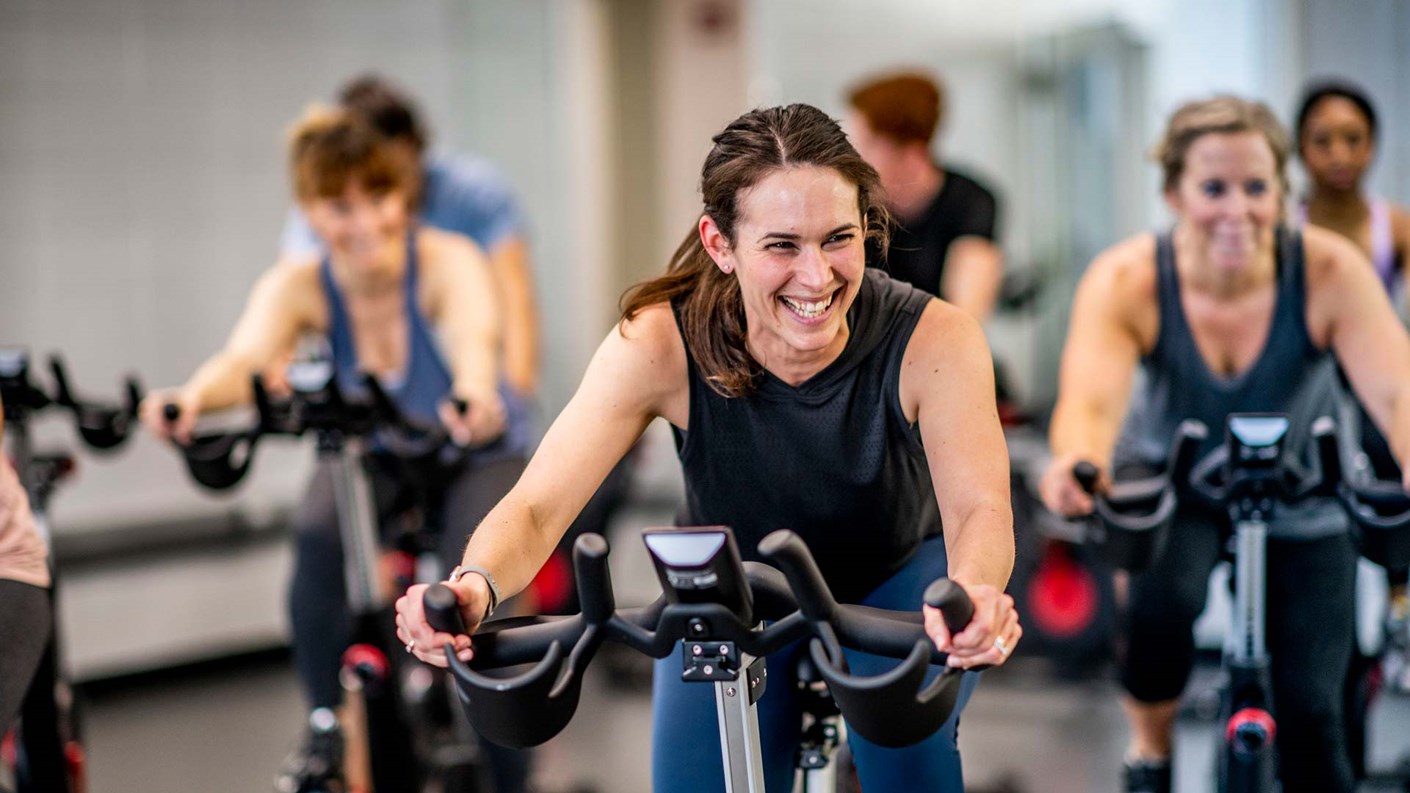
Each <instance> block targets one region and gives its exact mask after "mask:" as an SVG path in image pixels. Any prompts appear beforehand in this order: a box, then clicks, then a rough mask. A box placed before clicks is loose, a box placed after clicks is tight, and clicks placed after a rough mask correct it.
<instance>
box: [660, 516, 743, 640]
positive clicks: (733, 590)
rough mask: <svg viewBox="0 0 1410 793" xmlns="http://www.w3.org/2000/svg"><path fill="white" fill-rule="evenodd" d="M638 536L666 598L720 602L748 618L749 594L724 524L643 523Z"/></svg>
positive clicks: (729, 535) (673, 601)
mask: <svg viewBox="0 0 1410 793" xmlns="http://www.w3.org/2000/svg"><path fill="white" fill-rule="evenodd" d="M642 540H644V541H645V542H646V550H647V551H649V552H650V553H651V562H652V564H653V565H654V566H655V567H656V576H657V578H659V579H660V580H661V589H662V590H663V591H664V593H665V595H666V602H667V603H692V604H693V603H719V604H721V605H723V606H725V607H726V608H728V609H729V610H730V612H731V613H733V614H735V615H736V616H738V617H739V618H740V619H741V620H742V621H745V622H748V621H749V614H750V612H751V611H753V608H754V604H753V599H752V597H751V596H750V594H749V585H748V583H747V582H746V580H745V577H744V565H743V562H741V561H740V556H739V546H737V545H735V542H734V533H733V532H731V531H730V530H729V528H728V527H725V526H705V527H692V528H655V529H647V530H646V531H644V532H643V533H642Z"/></svg>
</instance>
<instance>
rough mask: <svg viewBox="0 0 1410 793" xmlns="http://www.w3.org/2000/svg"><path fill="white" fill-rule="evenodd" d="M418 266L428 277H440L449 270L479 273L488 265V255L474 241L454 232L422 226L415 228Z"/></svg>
mask: <svg viewBox="0 0 1410 793" xmlns="http://www.w3.org/2000/svg"><path fill="white" fill-rule="evenodd" d="M415 244H416V254H417V263H418V265H419V266H420V267H421V269H422V271H423V272H425V273H426V276H427V278H432V279H435V278H441V277H444V276H446V275H448V272H447V271H454V270H464V269H465V268H466V265H467V264H468V265H470V269H472V270H478V269H481V268H482V267H484V266H485V264H486V262H487V260H486V258H485V252H484V251H483V250H482V249H481V248H480V246H479V245H477V244H476V243H475V241H474V240H472V239H470V238H469V237H467V236H465V235H463V234H457V233H455V232H453V231H444V230H442V229H437V228H431V227H429V226H421V227H419V228H417V229H416V242H415Z"/></svg>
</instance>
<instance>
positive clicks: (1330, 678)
mask: <svg viewBox="0 0 1410 793" xmlns="http://www.w3.org/2000/svg"><path fill="white" fill-rule="evenodd" d="M1156 159H1157V161H1158V162H1159V163H1160V165H1161V167H1162V170H1163V172H1164V191H1165V200H1166V203H1167V205H1168V206H1169V207H1170V209H1171V211H1172V212H1173V213H1174V215H1175V218H1176V220H1175V226H1174V228H1173V229H1171V230H1170V231H1169V232H1166V233H1161V234H1141V235H1139V236H1137V237H1134V238H1132V239H1129V240H1126V241H1124V242H1121V243H1118V244H1117V245H1115V246H1113V247H1112V248H1111V249H1109V250H1107V251H1105V252H1104V253H1102V254H1101V255H1100V256H1098V257H1097V259H1096V260H1095V261H1093V262H1092V264H1091V266H1090V267H1089V268H1088V269H1087V272H1086V274H1085V275H1084V276H1083V277H1082V281H1081V283H1080V284H1079V286H1078V290H1077V296H1076V300H1075V302H1074V304H1073V309H1072V326H1071V328H1070V330H1069V332H1068V337H1067V345H1066V348H1065V349H1064V351H1063V360H1062V376H1061V382H1060V384H1059V392H1058V402H1057V406H1056V407H1055V409H1054V411H1053V418H1052V428H1051V431H1050V441H1051V444H1052V450H1053V455H1054V459H1053V461H1052V463H1051V465H1050V466H1049V468H1048V470H1047V472H1046V473H1045V474H1044V476H1043V481H1042V485H1041V491H1042V496H1043V500H1044V502H1045V503H1046V504H1047V505H1048V507H1049V508H1050V509H1052V510H1053V511H1055V512H1059V513H1061V514H1065V515H1069V516H1074V515H1079V514H1084V513H1089V512H1091V510H1092V501H1091V497H1090V495H1088V493H1087V492H1086V491H1085V490H1084V489H1083V488H1082V487H1081V486H1080V485H1079V484H1078V482H1077V480H1076V478H1075V476H1074V475H1073V467H1074V465H1075V464H1076V463H1077V462H1078V461H1083V460H1085V461H1089V462H1093V463H1095V464H1097V465H1098V467H1099V468H1100V469H1102V470H1103V471H1107V470H1116V471H1120V470H1121V469H1123V468H1127V469H1137V470H1146V471H1149V470H1151V469H1152V468H1158V467H1160V466H1162V465H1163V464H1164V460H1165V459H1167V455H1168V452H1169V446H1170V443H1171V438H1172V437H1174V435H1175V432H1176V426H1177V425H1178V424H1179V423H1180V422H1182V421H1184V420H1186V419H1197V420H1199V421H1202V422H1204V423H1205V425H1206V426H1209V427H1220V426H1223V425H1224V423H1225V417H1226V416H1227V415H1228V414H1229V413H1233V412H1261V413H1284V414H1288V415H1289V416H1291V417H1292V420H1293V430H1292V433H1291V434H1290V435H1289V442H1288V447H1289V449H1290V450H1291V453H1293V454H1298V455H1302V454H1304V453H1305V452H1306V447H1307V443H1308V438H1309V437H1310V430H1311V424H1312V421H1313V420H1314V419H1316V418H1318V417H1320V416H1339V415H1340V413H1339V405H1340V401H1339V400H1340V394H1339V389H1338V386H1337V382H1336V376H1335V369H1334V367H1333V363H1334V359H1335V361H1337V362H1340V364H1341V366H1342V367H1343V368H1344V369H1345V371H1346V373H1347V375H1348V376H1349V378H1350V381H1351V384H1352V385H1353V386H1354V388H1355V390H1356V392H1357V395H1358V396H1359V397H1360V398H1361V400H1362V401H1363V402H1364V404H1365V405H1366V408H1367V410H1368V411H1369V412H1370V413H1371V415H1372V416H1373V417H1375V420H1376V423H1377V424H1378V425H1379V426H1381V427H1382V428H1383V429H1384V430H1386V435H1387V437H1389V438H1390V439H1391V440H1392V448H1393V449H1394V450H1395V451H1396V453H1397V454H1398V455H1399V456H1400V459H1402V460H1403V459H1404V456H1405V455H1407V454H1410V337H1407V336H1406V333H1405V330H1404V329H1403V328H1402V327H1401V326H1400V323H1399V322H1397V321H1396V318H1395V315H1394V313H1393V312H1392V311H1391V309H1390V304H1389V302H1388V301H1387V300H1386V297H1385V293H1384V291H1383V290H1381V289H1380V288H1379V286H1378V285H1377V283H1376V280H1375V277H1374V275H1373V274H1372V272H1371V268H1369V267H1367V266H1366V263H1365V261H1364V259H1362V258H1361V256H1360V255H1359V254H1358V253H1357V251H1356V250H1355V248H1354V247H1353V246H1352V245H1351V244H1350V243H1349V242H1347V241H1346V240H1344V239H1341V238H1340V237H1337V236H1336V235H1334V234H1332V233H1330V232H1327V231H1324V230H1322V229H1317V228H1310V227H1309V228H1307V229H1305V230H1304V231H1303V232H1302V233H1301V234H1299V233H1298V232H1297V230H1295V229H1290V228H1288V227H1286V226H1285V225H1283V222H1282V220H1283V219H1282V201H1283V198H1284V196H1286V194H1287V192H1286V191H1287V181H1286V179H1285V178H1284V173H1283V172H1284V167H1285V165H1286V163H1287V159H1288V143H1287V135H1286V133H1284V131H1283V129H1282V127H1281V126H1280V125H1279V124H1278V122H1277V121H1276V119H1275V118H1274V116H1273V114H1272V112H1271V111H1270V110H1269V109H1268V108H1267V107H1266V106H1264V105H1263V104H1261V103H1258V102H1251V101H1247V100H1244V99H1240V98H1238V97H1232V96H1221V97H1214V98H1212V99H1207V100H1202V101H1198V102H1191V103H1188V104H1186V105H1184V106H1183V107H1181V108H1180V109H1178V110H1177V111H1176V112H1175V113H1174V115H1172V116H1171V118H1170V120H1169V123H1168V124H1167V127H1166V133H1165V137H1164V139H1163V140H1162V141H1161V143H1160V145H1159V146H1158V147H1157V150H1156ZM1138 366H1139V367H1140V368H1141V369H1142V371H1143V373H1144V374H1145V377H1144V378H1143V379H1142V381H1141V382H1140V384H1139V386H1138V390H1137V391H1136V392H1135V393H1134V394H1133V392H1132V387H1133V385H1135V377H1134V375H1135V372H1136V369H1137V367H1138ZM1128 406H1129V411H1128ZM1218 441H1219V439H1218V438H1211V439H1210V440H1208V441H1207V442H1206V444H1205V448H1204V449H1202V450H1201V452H1202V453H1203V452H1207V451H1209V450H1210V449H1212V448H1213V447H1214V446H1215V445H1217V443H1218ZM1103 476H1104V477H1107V475H1106V474H1103ZM1176 520H1177V522H1178V524H1179V525H1178V526H1177V527H1176V530H1175V531H1173V532H1171V534H1170V539H1169V541H1168V543H1167V544H1166V546H1165V548H1164V550H1163V551H1162V553H1161V554H1159V555H1158V556H1157V557H1156V559H1155V560H1154V561H1153V562H1152V564H1151V566H1150V567H1149V568H1148V569H1147V570H1145V571H1144V572H1142V573H1141V574H1139V575H1136V576H1133V578H1132V580H1131V586H1130V602H1129V605H1128V607H1127V609H1126V614H1125V615H1124V620H1125V623H1126V625H1125V629H1126V639H1127V641H1126V647H1127V648H1128V649H1127V652H1126V653H1125V655H1124V657H1123V658H1122V670H1121V677H1122V684H1123V685H1124V687H1125V688H1126V692H1127V695H1128V696H1127V698H1126V702H1125V705H1126V712H1127V715H1128V717H1129V718H1130V720H1131V724H1132V728H1133V729H1132V743H1131V747H1130V750H1129V751H1128V753H1127V759H1128V767H1127V779H1126V784H1127V787H1126V789H1127V790H1128V791H1136V792H1138V793H1168V791H1169V790H1170V789H1171V788H1170V785H1171V774H1170V760H1169V757H1170V752H1171V736H1172V733H1173V728H1174V719H1175V715H1176V701H1177V697H1178V696H1179V694H1180V692H1181V690H1182V689H1183V687H1184V684H1185V680H1186V678H1187V677H1188V675H1189V672H1190V669H1191V667H1192V665H1193V662H1194V640H1193V638H1192V634H1191V629H1192V627H1193V624H1194V621H1195V618H1196V617H1197V616H1198V615H1199V613H1200V611H1201V610H1202V608H1203V605H1204V597H1205V593H1206V591H1207V590H1206V583H1207V582H1208V580H1209V572H1210V570H1211V569H1212V568H1213V566H1214V565H1215V563H1216V562H1218V560H1219V558H1220V554H1221V543H1222V540H1221V537H1222V536H1223V535H1222V534H1221V528H1220V525H1219V523H1218V522H1217V521H1215V520H1214V519H1213V518H1212V517H1211V516H1209V515H1208V514H1207V513H1203V512H1200V511H1198V510H1194V509H1185V510H1184V511H1183V512H1181V513H1178V514H1177V517H1176ZM1268 531H1269V538H1270V539H1269V542H1268V549H1269V555H1270V557H1269V558H1270V560H1271V561H1270V564H1269V565H1268V586H1267V590H1268V593H1269V594H1268V608H1267V612H1266V614H1267V616H1266V619H1267V631H1268V640H1269V641H1268V647H1269V650H1270V652H1271V654H1272V688H1273V699H1274V701H1275V702H1276V703H1277V705H1278V708H1279V712H1278V717H1279V718H1278V738H1277V740H1278V743H1279V745H1280V746H1282V747H1295V748H1294V749H1292V750H1284V751H1280V752H1279V753H1278V762H1279V766H1280V769H1281V779H1282V789H1283V790H1285V791H1288V793H1293V791H1345V792H1347V793H1349V791H1351V790H1352V779H1351V769H1350V766H1349V765H1348V763H1347V753H1346V748H1345V746H1344V743H1343V739H1342V734H1341V729H1340V724H1339V723H1338V718H1337V716H1336V714H1337V713H1338V709H1339V700H1340V698H1341V685H1342V680H1343V679H1344V677H1345V674H1346V669H1347V662H1348V659H1349V657H1350V650H1351V646H1352V637H1351V626H1352V623H1353V622H1354V620H1353V617H1354V614H1353V605H1352V593H1353V591H1354V589H1355V587H1354V586H1353V583H1354V578H1353V575H1354V570H1355V560H1356V553H1355V551H1354V549H1353V548H1352V545H1351V540H1350V538H1349V537H1348V536H1347V522H1346V517H1345V514H1344V513H1343V512H1342V510H1341V508H1340V506H1339V505H1337V504H1336V503H1335V501H1334V500H1333V499H1330V498H1318V499H1308V500H1307V501H1304V502H1302V503H1300V504H1299V505H1297V506H1295V507H1292V506H1290V507H1287V508H1285V509H1283V510H1282V511H1281V512H1279V513H1278V514H1277V516H1276V517H1275V519H1273V520H1272V521H1270V522H1269V526H1268ZM1310 625H1315V626H1316V628H1315V630H1309V629H1308V626H1310Z"/></svg>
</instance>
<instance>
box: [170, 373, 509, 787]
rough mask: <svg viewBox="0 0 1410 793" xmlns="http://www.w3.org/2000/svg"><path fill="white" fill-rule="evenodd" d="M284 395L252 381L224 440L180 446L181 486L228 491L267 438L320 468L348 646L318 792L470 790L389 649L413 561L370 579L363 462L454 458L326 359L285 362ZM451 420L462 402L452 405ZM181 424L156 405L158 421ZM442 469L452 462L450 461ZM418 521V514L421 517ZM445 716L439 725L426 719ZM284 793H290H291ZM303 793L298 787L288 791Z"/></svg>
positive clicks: (457, 742) (375, 539)
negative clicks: (336, 536) (329, 494)
mask: <svg viewBox="0 0 1410 793" xmlns="http://www.w3.org/2000/svg"><path fill="white" fill-rule="evenodd" d="M287 374H288V382H289V385H290V387H291V393H290V395H289V397H288V398H282V399H276V398H274V397H272V396H271V395H270V394H269V392H268V391H267V390H266V389H265V388H264V386H263V381H262V379H261V378H260V377H258V376H256V377H255V378H254V381H253V384H252V385H253V389H254V403H255V411H256V416H257V418H256V421H255V423H254V425H253V426H251V427H249V428H247V429H244V430H239V431H234V432H222V433H206V434H200V435H197V436H195V437H194V438H193V439H192V440H191V442H190V443H188V444H184V445H180V449H181V452H182V455H183V457H184V458H185V461H186V466H187V469H188V471H189V473H190V474H191V476H192V478H193V479H195V480H196V482H198V483H199V484H201V485H203V486H205V487H207V488H209V489H212V490H227V489H230V488H232V487H234V486H235V485H237V484H238V483H239V482H240V481H241V480H242V479H243V478H244V476H245V474H246V473H247V472H248V470H249V468H250V465H251V463H252V461H253V459H254V454H255V448H256V447H257V445H258V443H259V441H260V439H261V438H263V437H265V436H268V435H275V436H279V435H283V436H290V437H300V436H304V435H307V434H312V435H313V436H314V438H315V442H316V448H317V459H318V464H319V465H325V466H330V467H331V469H332V472H333V490H334V496H335V503H336V509H337V516H338V526H339V532H340V534H341V537H342V545H343V552H344V569H343V573H344V580H345V583H346V587H347V593H348V606H349V609H350V611H351V613H352V615H353V618H354V619H353V632H352V643H351V645H350V646H349V647H348V649H347V651H346V652H345V653H344V655H343V669H342V672H341V675H340V679H341V680H342V684H343V688H344V692H345V714H344V719H343V724H342V729H343V732H344V735H345V738H346V740H345V743H344V745H345V747H346V750H345V756H344V761H343V764H342V765H343V767H342V769H341V770H340V769H336V768H330V769H327V770H326V777H327V782H326V787H324V788H322V789H326V790H328V791H338V790H343V789H348V790H358V791H367V792H368V793H371V792H373V791H375V793H418V792H419V791H421V790H423V789H426V788H427V787H428V786H429V787H431V788H432V789H435V790H440V791H446V792H447V793H478V791H480V790H481V789H482V787H481V784H480V781H479V774H480V771H481V762H480V758H479V755H478V751H477V748H476V746H475V743H474V740H473V739H474V736H473V735H470V734H469V733H468V732H466V731H465V730H464V729H462V727H461V725H460V723H459V721H458V720H456V719H454V718H452V713H451V711H450V708H449V707H446V706H445V705H444V704H443V699H442V700H440V701H438V699H437V697H436V695H435V691H434V685H433V681H430V680H428V679H427V675H426V674H425V672H426V671H429V670H427V669H426V668H425V667H424V666H422V665H420V664H417V663H414V662H410V661H408V660H407V659H406V656H405V655H404V654H403V653H401V652H399V651H400V650H401V645H400V644H399V643H398V642H397V641H396V636H395V629H394V627H393V625H392V621H391V614H390V610H389V608H388V606H389V603H390V599H389V597H388V594H389V592H390V591H395V589H396V588H397V587H398V586H401V587H402V588H404V587H405V586H407V585H409V584H410V583H413V582H414V579H415V568H416V563H415V559H414V558H412V559H411V560H410V561H407V559H406V558H405V557H404V558H403V559H402V560H401V561H402V562H403V563H402V564H400V565H397V566H398V567H399V569H400V572H399V574H398V575H399V576H400V577H401V578H400V580H399V581H398V582H397V583H394V584H392V585H391V586H390V587H389V586H386V585H385V583H384V582H383V581H382V580H381V579H380V578H379V575H378V573H379V570H380V565H379V562H380V560H381V559H382V544H381V542H380V541H379V533H378V526H377V514H376V506H375V501H374V499H373V495H372V490H371V484H370V482H369V478H368V472H367V470H366V468H365V467H364V466H365V459H364V455H365V451H366V450H367V448H368V446H369V444H371V443H373V442H374V440H375V442H376V443H377V444H379V445H380V446H381V447H382V448H384V449H385V450H387V451H388V452H390V453H391V454H392V456H394V457H395V458H396V459H398V460H402V461H416V460H425V459H427V458H430V457H439V458H441V459H446V458H445V457H444V455H451V456H463V455H464V453H465V451H464V450H460V449H458V448H457V447H454V445H453V444H450V442H449V438H448V436H447V434H446V433H445V431H444V430H443V429H441V428H439V427H431V426H423V425H421V424H419V423H417V422H415V421H413V420H411V419H409V418H408V417H406V416H405V415H403V414H402V412H401V411H400V410H399V409H398V408H397V406H396V405H395V403H394V402H392V400H391V399H390V398H389V397H388V396H387V394H386V393H385V392H384V391H383V390H382V388H381V387H380V385H379V384H378V382H377V380H376V379H375V378H374V377H372V376H370V375H367V376H365V377H364V380H363V384H362V385H363V392H364V393H363V394H361V395H356V396H355V395H352V394H347V393H345V392H344V390H343V389H342V388H341V387H340V386H339V384H338V381H337V378H336V377H335V375H334V371H333V367H332V365H331V363H329V362H326V361H300V362H295V363H293V364H291V365H290V367H289V370H288V373H287ZM456 408H457V409H458V410H459V411H460V412H462V413H463V412H464V411H465V410H466V408H467V406H466V405H465V404H464V403H463V402H462V403H458V404H457V405H456ZM179 416H180V412H179V408H177V406H175V405H172V404H168V405H166V406H165V407H164V417H165V419H166V420H167V421H168V422H173V421H175V420H176V419H177V418H178V417H179ZM452 462H453V461H452ZM423 517H424V516H423ZM420 536H421V535H420V534H419V533H418V532H415V531H410V532H404V533H403V535H402V538H401V539H402V540H403V545H402V546H401V551H402V552H403V554H404V555H405V556H410V557H415V556H416V555H417V554H419V553H420V552H421V551H422V550H424V549H423V548H421V547H420V546H418V545H417V544H416V543H417V541H418V540H419V538H420ZM439 714H444V718H437V716H438V715H439ZM311 721H312V723H311V726H312V727H313V728H314V730H315V731H320V730H321V731H323V732H331V731H332V730H335V729H337V728H338V722H337V720H336V719H335V718H334V717H333V715H332V714H331V713H320V712H318V711H315V713H314V715H313V717H312V719H311ZM290 793H294V792H293V791H291V792H290ZM299 793H304V791H299Z"/></svg>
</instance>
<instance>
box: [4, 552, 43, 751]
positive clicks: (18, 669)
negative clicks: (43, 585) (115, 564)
mask: <svg viewBox="0 0 1410 793" xmlns="http://www.w3.org/2000/svg"><path fill="white" fill-rule="evenodd" d="M51 614H52V607H51V605H50V603H49V591H48V590H47V589H40V588H39V587H37V586H31V585H29V584H22V583H20V582H19V581H11V580H9V579H0V647H3V648H5V649H4V651H3V653H0V655H3V661H0V735H4V734H5V733H6V732H7V731H8V730H9V729H10V726H11V723H12V722H13V721H14V720H15V716H16V715H17V714H18V713H19V712H20V703H21V702H23V701H24V695H25V692H26V691H28V690H29V684H30V681H31V680H33V679H34V671H35V669H36V668H38V666H39V659H40V657H41V656H42V655H43V654H44V647H45V646H46V645H47V644H48V642H49V629H50V624H51V622H52V618H51Z"/></svg>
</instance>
